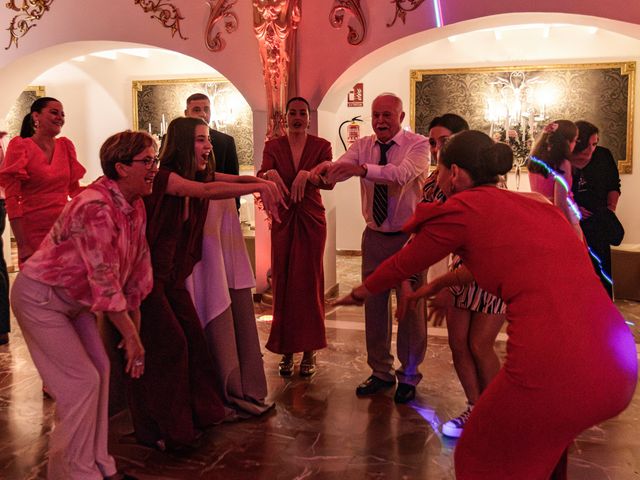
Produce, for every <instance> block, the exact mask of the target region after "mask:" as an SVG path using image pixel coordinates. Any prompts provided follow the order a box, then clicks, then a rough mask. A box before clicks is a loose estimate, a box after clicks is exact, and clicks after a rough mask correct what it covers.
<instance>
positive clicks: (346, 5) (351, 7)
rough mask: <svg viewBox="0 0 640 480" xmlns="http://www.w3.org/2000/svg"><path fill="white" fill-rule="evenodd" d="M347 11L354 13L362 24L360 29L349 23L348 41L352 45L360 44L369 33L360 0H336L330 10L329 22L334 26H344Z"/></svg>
mask: <svg viewBox="0 0 640 480" xmlns="http://www.w3.org/2000/svg"><path fill="white" fill-rule="evenodd" d="M347 12H348V13H350V14H352V15H353V16H354V17H355V18H356V20H357V22H358V24H359V25H360V28H359V30H356V29H355V28H353V27H352V26H351V25H349V35H348V36H347V41H348V42H349V43H350V44H351V45H359V44H360V43H362V41H363V40H364V37H365V36H366V34H367V22H366V20H365V19H364V14H363V13H362V7H361V6H360V0H336V3H335V4H334V6H333V8H332V9H331V12H329V23H331V26H332V27H333V28H342V24H343V23H344V16H345V13H347Z"/></svg>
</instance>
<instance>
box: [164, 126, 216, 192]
mask: <svg viewBox="0 0 640 480" xmlns="http://www.w3.org/2000/svg"><path fill="white" fill-rule="evenodd" d="M198 125H204V126H206V127H208V125H207V122H205V121H204V120H202V119H201V118H196V117H178V118H174V119H173V120H172V121H171V123H169V127H168V128H167V136H166V137H165V138H164V142H163V146H162V151H161V152H160V165H161V166H162V167H164V168H167V169H169V170H171V171H172V172H175V173H177V174H178V175H180V176H181V177H183V178H186V179H187V180H200V181H205V180H208V179H210V177H211V174H212V172H213V170H214V163H213V155H211V156H210V159H209V163H208V165H207V168H206V169H205V171H204V172H201V171H198V169H197V167H196V153H195V147H194V143H195V137H196V127H197V126H198Z"/></svg>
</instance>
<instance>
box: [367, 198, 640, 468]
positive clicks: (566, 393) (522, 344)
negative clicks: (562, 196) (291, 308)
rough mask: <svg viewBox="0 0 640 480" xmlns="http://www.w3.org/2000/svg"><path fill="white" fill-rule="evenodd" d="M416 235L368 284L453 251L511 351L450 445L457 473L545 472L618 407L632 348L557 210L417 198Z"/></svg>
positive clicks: (516, 201)
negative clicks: (497, 312) (500, 316)
mask: <svg viewBox="0 0 640 480" xmlns="http://www.w3.org/2000/svg"><path fill="white" fill-rule="evenodd" d="M405 230H407V231H410V232H413V233H415V236H414V238H413V240H412V241H411V242H410V243H409V244H408V245H407V246H406V247H405V248H403V249H402V250H401V251H400V252H398V253H397V254H396V255H394V256H393V257H390V258H389V259H388V260H387V261H386V262H384V263H383V264H382V265H381V266H380V267H379V268H378V269H377V271H376V272H375V273H374V274H372V275H371V276H369V277H368V278H367V280H366V281H365V286H366V287H367V289H368V290H369V291H370V292H372V293H373V294H376V293H378V292H381V291H384V290H385V289H387V288H389V287H391V286H393V285H396V284H398V283H399V282H400V281H401V280H402V279H405V278H407V277H409V276H410V275H411V274H413V273H415V272H418V271H421V270H423V269H425V268H426V267H428V266H429V265H431V264H432V263H434V262H436V261H437V260H439V259H440V258H442V257H444V256H445V255H446V254H447V253H449V252H453V253H456V254H458V255H460V257H461V258H462V260H463V261H464V263H465V265H467V266H468V268H469V269H470V270H471V272H472V273H473V275H474V277H475V279H476V281H477V282H478V285H480V286H481V287H482V288H484V289H486V290H487V291H488V292H490V293H492V294H494V295H497V296H499V297H500V298H502V299H504V301H505V302H506V304H507V321H508V326H507V333H508V336H509V339H508V341H507V358H506V361H505V363H504V366H503V368H502V370H501V371H500V373H499V374H498V375H497V377H496V378H495V379H494V380H493V382H492V383H491V384H490V385H489V387H488V388H487V389H486V390H485V391H484V392H483V394H482V396H481V397H480V400H479V401H478V403H477V404H476V406H475V408H474V410H473V413H472V415H471V417H470V419H469V421H468V423H467V424H466V425H465V429H464V433H463V435H462V437H461V439H460V441H459V443H458V445H457V447H456V452H455V466H456V477H457V478H458V479H474V480H477V479H496V478H500V479H517V480H523V479H540V480H542V479H547V478H548V477H549V475H550V473H551V472H552V470H553V468H554V466H555V464H556V462H557V461H558V459H559V458H560V456H561V454H562V452H563V451H564V449H565V448H566V447H567V446H568V445H569V443H570V442H571V441H572V439H574V438H575V437H576V436H577V435H578V434H579V433H580V432H581V431H583V430H584V429H586V428H588V427H590V426H592V425H595V424H597V423H600V422H602V421H604V420H606V419H608V418H611V417H613V416H615V415H617V414H619V413H620V412H621V411H622V410H624V408H626V406H627V405H628V404H629V402H630V401H631V398H632V396H633V392H634V390H635V386H636V382H637V356H636V355H637V354H636V347H635V343H634V340H633V337H632V335H631V332H630V331H629V328H628V327H627V325H626V324H625V322H624V319H623V318H622V316H621V315H620V313H619V312H618V310H617V309H616V307H615V306H614V305H613V303H612V302H611V300H610V299H609V297H608V296H607V294H606V292H605V290H604V289H603V288H602V286H601V285H600V281H599V279H598V277H597V276H596V275H595V273H594V272H593V267H592V265H591V262H590V260H589V257H588V254H587V252H586V249H585V247H584V245H583V244H582V243H581V242H580V240H579V239H578V238H577V236H576V234H575V233H574V231H573V230H572V228H571V226H570V224H569V223H568V221H567V220H566V219H565V218H564V217H563V216H562V213H561V212H560V211H559V210H558V208H557V207H555V206H552V205H548V204H544V203H541V202H538V201H536V200H533V199H530V198H526V197H524V196H522V195H519V194H517V193H514V192H509V191H506V190H500V189H497V188H495V187H475V188H472V189H469V190H465V191H463V192H461V193H459V194H456V195H454V196H452V197H451V198H449V199H448V200H447V202H446V203H444V204H442V205H435V204H421V205H419V206H418V207H417V209H416V213H415V216H414V217H413V219H412V220H410V221H409V223H408V224H407V225H406V226H405Z"/></svg>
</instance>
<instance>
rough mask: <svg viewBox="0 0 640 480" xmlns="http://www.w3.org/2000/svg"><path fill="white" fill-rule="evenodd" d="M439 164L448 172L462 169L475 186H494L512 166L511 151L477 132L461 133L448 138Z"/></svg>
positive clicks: (502, 144) (504, 145) (466, 131)
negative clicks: (452, 169)
mask: <svg viewBox="0 0 640 480" xmlns="http://www.w3.org/2000/svg"><path fill="white" fill-rule="evenodd" d="M439 159H440V162H441V163H442V164H443V165H444V166H445V167H447V168H451V165H454V164H455V165H458V167H460V168H464V169H465V170H466V171H467V172H469V175H470V176H471V179H472V180H473V183H474V185H485V184H492V183H497V182H498V180H499V177H500V175H504V174H506V173H507V172H508V171H509V170H511V167H512V166H513V151H512V150H511V147H509V145H507V144H506V143H496V142H494V141H493V139H492V138H491V137H489V135H487V134H486V133H484V132H480V131H478V130H464V131H462V132H459V133H456V134H454V135H452V136H451V138H450V139H449V141H448V142H447V143H445V144H444V146H443V147H442V150H440V157H439Z"/></svg>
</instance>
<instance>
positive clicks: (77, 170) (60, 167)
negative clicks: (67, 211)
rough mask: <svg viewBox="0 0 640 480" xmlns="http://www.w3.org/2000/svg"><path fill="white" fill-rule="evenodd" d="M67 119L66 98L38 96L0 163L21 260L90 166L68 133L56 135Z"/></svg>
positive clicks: (34, 246) (35, 246)
mask: <svg viewBox="0 0 640 480" xmlns="http://www.w3.org/2000/svg"><path fill="white" fill-rule="evenodd" d="M63 125H64V110H63V108H62V104H61V103H60V102H59V101H58V100H56V99H55V98H51V97H42V98H39V99H37V100H36V101H35V102H33V104H32V105H31V111H30V113H28V114H27V115H26V116H25V118H24V120H23V122H22V129H21V131H20V136H19V137H14V138H13V139H11V142H9V146H8V148H7V153H6V156H5V162H4V165H3V166H2V169H0V185H1V186H2V187H4V189H5V193H6V202H7V214H8V216H9V222H10V223H11V230H12V231H13V234H14V236H15V238H16V242H17V244H18V260H19V263H20V265H22V264H23V263H24V262H25V261H26V260H27V259H28V258H29V257H30V256H31V255H33V253H34V252H35V251H36V250H37V249H38V247H39V246H40V243H41V242H42V239H43V238H44V237H45V236H46V235H47V233H48V232H49V230H50V229H51V227H52V226H53V224H54V222H55V221H56V219H57V218H58V216H59V215H60V213H61V212H62V209H63V208H64V206H65V205H66V204H67V202H68V201H69V197H73V196H75V195H77V194H78V193H80V191H81V190H82V188H81V187H80V185H79V183H78V181H79V180H80V179H81V178H82V176H83V175H84V174H85V169H84V167H83V166H82V165H80V163H78V159H77V158H76V150H75V147H74V146H73V143H71V140H69V139H68V138H65V137H60V138H56V137H57V136H58V135H59V134H60V131H61V129H62V126H63Z"/></svg>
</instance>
